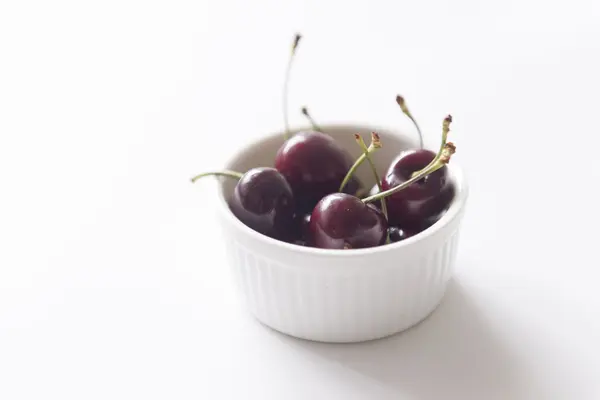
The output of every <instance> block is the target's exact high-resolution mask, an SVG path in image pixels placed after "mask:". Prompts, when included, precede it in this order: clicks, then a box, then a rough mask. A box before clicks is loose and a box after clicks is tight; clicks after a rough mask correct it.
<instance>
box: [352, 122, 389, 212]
mask: <svg viewBox="0 0 600 400" xmlns="http://www.w3.org/2000/svg"><path fill="white" fill-rule="evenodd" d="M354 137H355V139H356V142H357V143H358V145H359V146H360V148H361V149H362V151H363V154H364V155H365V157H366V159H367V161H368V162H369V165H370V166H371V171H373V176H374V177H375V183H376V184H377V187H378V188H379V191H380V192H382V191H383V187H382V186H381V179H380V178H379V174H378V173H377V168H376V167H375V163H374V162H373V160H372V159H371V156H370V154H369V148H368V147H367V145H366V144H365V141H364V140H363V138H362V137H361V136H360V135H359V134H355V135H354ZM369 147H373V148H374V149H379V148H381V142H380V140H379V135H378V134H377V133H375V132H371V145H370V146H369ZM381 212H382V213H383V215H384V216H385V219H386V220H387V218H388V213H387V205H386V204H385V199H381Z"/></svg>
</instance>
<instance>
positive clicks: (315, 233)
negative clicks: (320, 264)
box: [310, 193, 388, 249]
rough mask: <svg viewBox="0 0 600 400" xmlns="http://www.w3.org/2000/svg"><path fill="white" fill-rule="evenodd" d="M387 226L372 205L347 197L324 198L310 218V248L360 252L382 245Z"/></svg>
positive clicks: (342, 195)
mask: <svg viewBox="0 0 600 400" xmlns="http://www.w3.org/2000/svg"><path fill="white" fill-rule="evenodd" d="M387 228H388V224H387V221H386V219H385V217H384V215H383V214H382V213H381V211H379V209H377V207H375V206H373V205H371V204H365V203H363V202H362V201H361V200H360V199H359V198H358V197H355V196H352V195H349V194H346V193H333V194H330V195H328V196H325V197H324V198H323V199H321V201H319V203H318V204H317V205H316V207H315V209H314V210H313V212H312V215H311V218H310V233H311V238H310V239H311V244H312V245H313V246H315V247H319V248H324V249H360V248H365V247H374V246H380V245H382V244H384V243H385V240H386V236H387Z"/></svg>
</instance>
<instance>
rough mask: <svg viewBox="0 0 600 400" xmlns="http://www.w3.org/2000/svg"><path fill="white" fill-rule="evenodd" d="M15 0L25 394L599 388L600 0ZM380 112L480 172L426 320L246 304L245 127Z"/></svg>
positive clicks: (1, 323)
mask: <svg viewBox="0 0 600 400" xmlns="http://www.w3.org/2000/svg"><path fill="white" fill-rule="evenodd" d="M558 3H564V4H562V5H557V4H555V3H551V2H547V1H533V0H526V1H517V0H514V1H508V2H506V1H504V2H494V3H492V2H478V1H475V0H458V1H454V2H442V1H439V2H435V1H394V2H392V1H388V2H384V1H369V2H358V1H355V2H345V1H329V2H324V1H318V0H314V1H304V2H300V1H285V2H283V1H276V0H272V1H262V0H261V1H256V0H255V1H242V0H239V1H212V2H209V1H169V2H167V1H164V2H149V1H133V0H126V1H105V2H76V1H71V2H68V1H64V0H61V1H55V2H43V1H37V2H34V1H19V2H17V1H7V2H3V3H2V5H0V60H1V62H0V72H1V73H0V135H1V136H0V137H1V138H2V140H1V142H0V185H1V186H0V191H1V196H0V199H1V200H0V204H1V207H0V399H3V400H4V399H6V400H13V399H61V400H66V399H78V400H79V399H111V400H115V399H145V400H151V399H345V400H350V399H461V400H462V399H478V400H479V399H578V400H582V399H585V400H587V399H598V398H600V290H598V285H599V282H600V274H599V273H598V269H599V268H600V262H599V261H598V257H599V256H598V238H599V237H600V235H599V234H598V226H599V224H600V216H599V211H598V204H599V200H600V196H599V194H598V190H597V187H598V185H599V183H600V161H599V160H598V157H599V151H598V150H599V149H600V129H599V126H600V114H599V110H600V101H599V93H600V24H598V21H599V20H600V3H599V2H598V1H595V0H590V1H587V2H584V1H578V0H575V1H569V2H558ZM296 30H299V31H301V32H302V33H303V34H304V40H303V42H302V43H301V47H300V48H299V52H298V58H297V59H296V61H297V64H296V65H295V67H294V70H293V76H294V80H293V82H292V84H291V86H290V88H291V98H290V105H291V107H292V109H293V113H292V118H291V119H292V122H293V123H294V124H296V123H301V122H302V119H301V117H300V115H299V113H298V112H296V108H299V107H300V106H301V105H304V104H307V105H309V106H310V109H311V110H312V113H313V114H314V117H315V118H316V119H317V120H319V121H320V122H322V123H326V122H330V121H344V120H350V121H355V120H363V121H372V122H374V123H376V124H390V125H393V126H397V127H398V128H399V129H406V130H407V131H410V129H411V125H410V123H409V122H408V121H407V120H406V119H405V118H403V117H402V115H401V114H400V113H399V111H398V110H397V108H396V105H395V103H394V100H393V99H394V96H395V95H396V93H402V94H403V95H405V97H406V98H407V101H408V103H409V106H410V107H411V109H412V111H413V112H414V114H415V115H416V116H417V118H418V120H419V121H420V123H421V125H422V128H423V129H424V130H425V131H426V132H427V139H428V143H434V142H435V143H437V140H438V137H439V126H440V123H441V119H442V118H443V116H444V115H445V114H446V113H452V114H453V116H454V117H455V122H454V124H453V131H452V135H453V136H452V139H453V140H454V141H455V142H456V143H457V145H458V153H457V154H456V158H455V161H456V162H459V163H461V165H463V166H464V167H465V168H466V169H467V171H468V174H469V179H470V182H471V185H472V193H471V199H470V203H469V209H468V213H467V215H466V217H465V220H464V225H463V231H462V236H461V244H460V251H459V255H458V260H457V271H456V276H455V279H454V281H453V283H452V285H451V287H450V290H449V292H448V294H447V296H446V298H445V301H444V302H443V304H442V305H441V306H440V307H439V309H438V310H437V311H436V312H435V313H434V314H433V315H432V316H431V317H430V318H429V319H427V320H426V321H425V322H423V323H422V324H420V325H418V326H417V327H415V328H414V329H411V330H410V331H407V332H405V333H404V334H401V335H397V336H395V337H392V338H389V339H387V340H381V341H376V342H371V343H366V344H360V345H325V344H315V343H310V342H303V341H298V340H295V339H292V338H289V337H286V336H283V335H281V334H278V333H275V332H273V331H271V330H269V329H267V328H265V327H263V326H262V325H260V324H259V323H257V322H256V321H255V320H254V319H253V318H252V317H250V316H249V315H248V314H247V313H246V312H245V310H244V309H243V307H242V306H241V304H240V302H239V301H238V298H237V297H236V292H235V290H234V288H233V285H232V283H231V280H230V275H229V272H228V269H227V268H226V265H225V258H224V254H223V248H222V245H221V243H220V238H219V229H218V226H217V225H216V223H217V222H216V218H215V215H214V212H213V209H214V205H215V201H216V191H215V184H214V181H210V180H207V181H204V182H202V183H199V184H197V185H195V186H194V185H191V184H190V183H189V181H188V179H189V178H190V177H191V176H192V175H193V174H195V173H197V172H200V171H204V170H207V169H212V168H215V167H218V166H220V165H221V163H222V162H223V161H224V160H225V159H226V157H228V156H229V155H230V154H231V152H232V151H233V150H234V149H235V148H236V146H238V145H240V144H241V143H243V142H245V141H246V140H251V139H253V138H256V137H258V136H260V135H261V134H264V133H266V132H270V131H273V130H276V129H280V128H281V126H282V117H281V112H280V110H281V102H280V101H281V96H280V92H281V81H282V78H283V71H284V68H285V64H286V62H287V54H288V50H289V42H290V39H291V37H292V35H293V34H294V32H296Z"/></svg>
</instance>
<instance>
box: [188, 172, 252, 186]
mask: <svg viewBox="0 0 600 400" xmlns="http://www.w3.org/2000/svg"><path fill="white" fill-rule="evenodd" d="M205 176H224V177H227V178H233V179H241V178H242V176H244V174H242V173H241V172H236V171H229V170H225V171H210V172H204V173H202V174H200V175H196V176H195V177H193V178H192V183H194V182H196V181H197V180H198V179H200V178H204V177H205Z"/></svg>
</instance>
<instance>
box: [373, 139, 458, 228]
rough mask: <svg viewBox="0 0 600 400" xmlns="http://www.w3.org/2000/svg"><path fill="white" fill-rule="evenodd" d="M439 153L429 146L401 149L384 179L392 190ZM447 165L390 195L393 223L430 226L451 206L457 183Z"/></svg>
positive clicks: (389, 207) (403, 226)
mask: <svg viewBox="0 0 600 400" xmlns="http://www.w3.org/2000/svg"><path fill="white" fill-rule="evenodd" d="M434 157H435V154H434V153H433V152H432V151H429V150H409V151H406V152H403V153H401V154H400V155H399V156H398V157H397V158H396V159H395V160H394V162H392V164H391V165H390V167H389V169H388V171H387V173H386V175H385V178H383V181H382V188H383V190H384V191H385V190H388V189H390V188H393V187H395V186H398V185H400V184H402V183H404V182H406V181H408V180H409V179H410V178H411V176H412V173H413V172H416V171H419V170H421V169H423V168H425V167H426V166H427V165H428V164H429V163H430V162H431V161H432V160H433V159H434ZM447 175H448V168H447V167H446V166H444V167H442V168H441V169H439V170H437V171H435V172H434V173H432V174H429V175H427V176H426V177H424V178H423V179H421V180H419V181H417V182H415V183H413V184H412V185H410V186H409V187H407V188H404V189H402V190H400V191H399V192H396V193H394V194H392V195H390V196H387V197H386V205H387V210H388V219H389V223H390V225H395V226H401V227H402V228H405V229H412V228H420V227H423V226H430V225H432V224H433V222H435V220H437V219H438V218H439V216H440V215H441V214H442V213H443V212H444V211H445V210H446V209H448V207H449V206H450V203H451V202H452V199H453V198H454V194H455V191H456V189H455V187H454V185H453V184H452V182H451V181H450V179H448V176H447Z"/></svg>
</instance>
